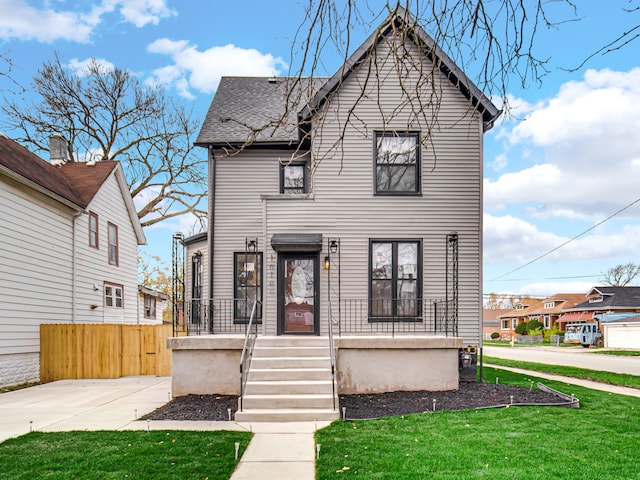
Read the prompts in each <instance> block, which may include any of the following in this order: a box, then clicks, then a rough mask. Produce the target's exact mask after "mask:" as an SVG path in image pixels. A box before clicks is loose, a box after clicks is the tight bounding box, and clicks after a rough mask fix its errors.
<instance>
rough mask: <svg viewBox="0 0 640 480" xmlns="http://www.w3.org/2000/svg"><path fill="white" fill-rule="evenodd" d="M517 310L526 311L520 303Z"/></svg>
mask: <svg viewBox="0 0 640 480" xmlns="http://www.w3.org/2000/svg"><path fill="white" fill-rule="evenodd" d="M516 310H524V305H522V304H521V303H519V304H518V305H516Z"/></svg>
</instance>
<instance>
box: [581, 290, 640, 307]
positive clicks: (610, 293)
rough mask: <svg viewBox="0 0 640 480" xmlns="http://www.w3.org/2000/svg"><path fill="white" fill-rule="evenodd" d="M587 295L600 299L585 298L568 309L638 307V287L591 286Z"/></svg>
mask: <svg viewBox="0 0 640 480" xmlns="http://www.w3.org/2000/svg"><path fill="white" fill-rule="evenodd" d="M586 296H587V297H595V296H598V297H600V296H601V297H602V301H598V302H592V301H590V300H587V301H585V302H582V303H579V304H578V305H576V306H575V307H573V308H571V309H570V310H616V309H618V310H619V309H629V308H640V287H608V286H604V287H593V288H592V289H591V290H590V291H589V293H588V294H587V295H586Z"/></svg>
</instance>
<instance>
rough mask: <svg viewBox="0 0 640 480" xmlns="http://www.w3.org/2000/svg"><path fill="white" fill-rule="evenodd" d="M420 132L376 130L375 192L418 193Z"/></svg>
mask: <svg viewBox="0 0 640 480" xmlns="http://www.w3.org/2000/svg"><path fill="white" fill-rule="evenodd" d="M419 137H420V134H419V133H417V132H410V133H399V132H376V134H375V151H374V162H375V176H376V177H375V193H376V195H417V194H419V193H420V142H419Z"/></svg>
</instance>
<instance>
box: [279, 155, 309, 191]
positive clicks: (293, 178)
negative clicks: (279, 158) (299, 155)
mask: <svg viewBox="0 0 640 480" xmlns="http://www.w3.org/2000/svg"><path fill="white" fill-rule="evenodd" d="M280 193H285V194H301V193H307V164H306V162H291V163H286V164H281V165H280Z"/></svg>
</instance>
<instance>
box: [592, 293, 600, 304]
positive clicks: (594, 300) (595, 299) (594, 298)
mask: <svg viewBox="0 0 640 480" xmlns="http://www.w3.org/2000/svg"><path fill="white" fill-rule="evenodd" d="M601 301H602V295H597V296H595V297H590V298H589V303H598V302H601Z"/></svg>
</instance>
